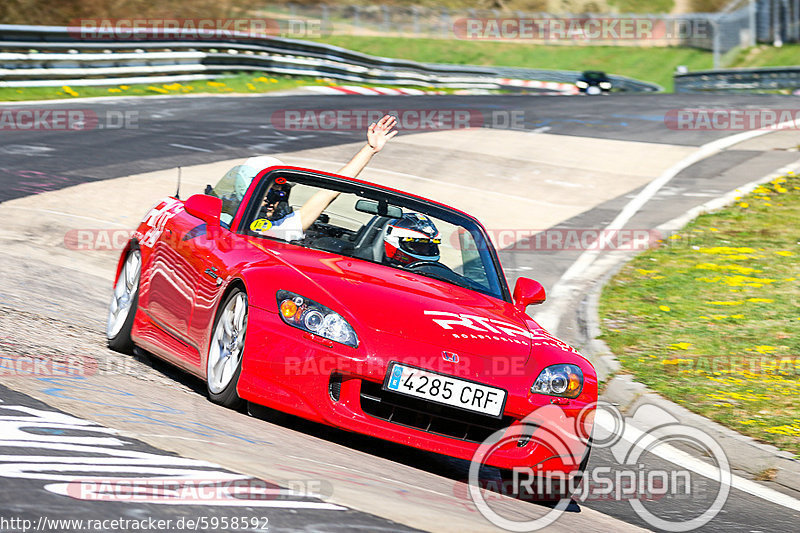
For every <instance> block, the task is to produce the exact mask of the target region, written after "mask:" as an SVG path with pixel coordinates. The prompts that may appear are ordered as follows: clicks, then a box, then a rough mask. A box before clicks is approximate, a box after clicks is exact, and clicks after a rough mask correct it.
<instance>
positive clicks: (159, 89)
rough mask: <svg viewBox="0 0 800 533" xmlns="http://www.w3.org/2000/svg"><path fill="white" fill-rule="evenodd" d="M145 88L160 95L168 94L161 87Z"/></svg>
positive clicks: (151, 86)
mask: <svg viewBox="0 0 800 533" xmlns="http://www.w3.org/2000/svg"><path fill="white" fill-rule="evenodd" d="M147 88H148V89H149V90H151V91H155V92H157V93H161V94H169V91H168V90H166V89H164V88H162V87H155V86H153V85H150V86H148V87H147Z"/></svg>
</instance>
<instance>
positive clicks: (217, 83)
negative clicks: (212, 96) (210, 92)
mask: <svg viewBox="0 0 800 533" xmlns="http://www.w3.org/2000/svg"><path fill="white" fill-rule="evenodd" d="M206 85H208V86H209V87H225V84H224V83H222V82H221V81H208V82H206Z"/></svg>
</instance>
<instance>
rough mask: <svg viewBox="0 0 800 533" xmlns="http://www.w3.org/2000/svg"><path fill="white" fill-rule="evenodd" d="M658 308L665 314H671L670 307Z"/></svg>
mask: <svg viewBox="0 0 800 533" xmlns="http://www.w3.org/2000/svg"><path fill="white" fill-rule="evenodd" d="M658 308H659V309H661V310H662V311H664V312H665V313H669V312H670V308H669V306H668V305H659V306H658Z"/></svg>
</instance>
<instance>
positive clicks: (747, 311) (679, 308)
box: [600, 174, 800, 455]
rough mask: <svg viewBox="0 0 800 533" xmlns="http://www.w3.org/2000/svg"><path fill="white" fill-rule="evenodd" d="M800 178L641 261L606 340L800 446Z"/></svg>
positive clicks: (617, 286) (650, 381)
mask: <svg viewBox="0 0 800 533" xmlns="http://www.w3.org/2000/svg"><path fill="white" fill-rule="evenodd" d="M798 243H800V177H797V176H794V175H793V174H790V175H788V176H786V177H783V178H778V179H776V180H773V181H772V182H770V183H768V184H766V185H763V186H760V187H758V188H757V189H756V190H755V191H754V192H753V193H751V194H750V195H748V196H747V197H744V198H741V199H738V200H737V201H736V202H735V204H734V205H732V206H730V207H727V208H725V209H723V210H721V211H719V212H717V213H712V214H705V215H702V216H700V217H699V218H697V219H696V220H695V221H694V222H692V223H691V224H689V225H688V226H686V228H684V229H683V230H682V231H681V232H680V233H678V234H676V235H673V236H672V237H671V238H669V239H667V240H666V241H665V242H664V243H663V245H662V246H660V247H658V248H654V249H651V250H649V251H647V252H645V253H643V254H641V255H639V256H638V257H636V258H635V259H634V260H633V261H631V262H630V263H629V264H628V265H627V266H626V267H625V268H624V269H623V270H622V271H621V272H620V273H619V274H618V275H617V276H615V277H614V278H613V279H612V280H611V281H610V283H609V284H608V285H607V286H606V287H605V289H604V291H603V294H602V298H601V302H600V316H601V321H602V327H603V339H604V340H605V341H606V342H607V343H608V345H609V347H610V348H611V350H612V351H613V352H614V353H615V354H616V355H617V357H619V359H620V361H621V363H622V367H623V369H624V370H625V371H627V372H630V373H632V374H633V375H634V376H635V377H636V379H637V380H639V381H641V382H642V383H644V384H646V385H648V386H649V387H651V388H652V389H654V390H656V391H658V392H659V393H661V394H663V395H664V396H666V397H667V398H669V399H671V400H673V401H675V402H677V403H679V404H681V405H683V406H685V407H687V408H688V409H691V410H692V411H695V412H697V413H699V414H701V415H703V416H706V417H709V418H711V419H713V420H716V421H717V422H720V423H722V424H725V425H727V426H729V427H731V428H733V429H735V430H737V431H740V432H742V433H745V434H747V435H750V436H751V437H754V438H756V439H758V440H761V441H765V442H769V443H771V444H774V445H776V446H778V447H780V448H783V449H785V450H788V451H790V452H792V453H794V454H798V455H800V403H799V402H798V401H797V398H798V397H799V396H800V281H798V280H800V269H798V257H800V246H798Z"/></svg>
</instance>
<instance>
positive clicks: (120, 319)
mask: <svg viewBox="0 0 800 533" xmlns="http://www.w3.org/2000/svg"><path fill="white" fill-rule="evenodd" d="M141 273H142V254H141V252H139V250H135V249H134V250H131V251H130V252H128V256H127V257H126V258H125V263H124V264H123V265H122V270H120V272H119V276H118V277H117V282H116V284H115V285H114V293H113V295H112V297H111V303H110V304H109V306H108V320H107V321H106V337H107V338H108V347H109V348H111V349H112V350H116V351H118V352H123V353H131V352H132V351H133V341H132V340H131V329H132V328H133V319H134V318H135V317H136V307H137V305H138V304H139V278H140V276H141Z"/></svg>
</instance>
